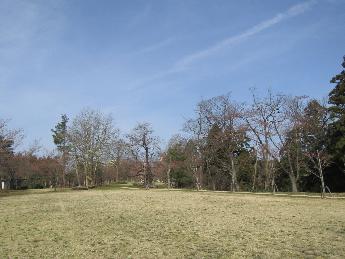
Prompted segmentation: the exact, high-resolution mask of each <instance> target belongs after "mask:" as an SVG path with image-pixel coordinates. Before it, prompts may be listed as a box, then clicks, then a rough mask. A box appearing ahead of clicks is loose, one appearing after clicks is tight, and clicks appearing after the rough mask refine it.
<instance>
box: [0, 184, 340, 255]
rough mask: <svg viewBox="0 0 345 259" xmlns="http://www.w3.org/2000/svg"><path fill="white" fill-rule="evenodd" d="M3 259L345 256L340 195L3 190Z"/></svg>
mask: <svg viewBox="0 0 345 259" xmlns="http://www.w3.org/2000/svg"><path fill="white" fill-rule="evenodd" d="M0 206H1V210H0V219H1V220H0V231H1V233H0V257H1V258H8V257H9V258H16V257H18V258H23V257H24V258H27V257H33V258H39V257H40V258H41V257H45V258H52V257H55V258H61V257H83V258H84V257H87V258H104V257H106V258H157V257H159V258H162V257H167V258H181V257H186V258H219V257H226V258H228V257H232V258H239V257H257V258H268V257H270V258H272V257H275V258H277V257H284V258H287V257H288V258H291V257H294V258H296V257H297V258H306V257H310V258H313V257H335V258H340V257H344V256H345V200H344V199H324V200H321V199H316V198H296V197H294V198H291V197H282V196H280V197H277V196H267V195H245V194H242V195H239V194H229V193H212V192H184V191H167V190H149V191H146V190H132V189H117V190H88V191H66V192H56V193H54V192H46V193H40V192H38V193H35V192H33V193H31V194H29V195H10V196H2V197H1V196H0Z"/></svg>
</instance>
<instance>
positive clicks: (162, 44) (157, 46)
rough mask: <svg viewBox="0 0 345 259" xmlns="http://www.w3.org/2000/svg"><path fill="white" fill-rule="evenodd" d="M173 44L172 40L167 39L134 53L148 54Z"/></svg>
mask: <svg viewBox="0 0 345 259" xmlns="http://www.w3.org/2000/svg"><path fill="white" fill-rule="evenodd" d="M172 42H173V38H168V39H165V40H162V41H159V42H157V43H154V44H152V45H149V46H146V47H144V48H142V49H140V50H138V51H137V52H136V53H149V52H153V51H156V50H159V49H161V48H163V47H166V46H167V45H169V44H171V43H172Z"/></svg>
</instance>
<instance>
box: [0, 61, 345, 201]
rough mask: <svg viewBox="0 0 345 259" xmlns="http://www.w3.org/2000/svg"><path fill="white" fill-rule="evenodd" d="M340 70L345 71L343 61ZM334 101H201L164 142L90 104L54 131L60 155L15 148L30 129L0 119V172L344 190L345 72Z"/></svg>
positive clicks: (49, 182) (39, 177) (65, 179)
mask: <svg viewBox="0 0 345 259" xmlns="http://www.w3.org/2000/svg"><path fill="white" fill-rule="evenodd" d="M342 67H343V68H345V57H344V62H343V63H342ZM331 83H333V84H334V85H335V86H334V88H333V89H332V91H331V92H330V93H329V96H328V99H327V100H326V99H325V100H316V99H312V98H309V97H307V96H304V95H301V96H291V95H284V94H279V93H274V92H272V91H270V90H268V91H267V92H266V93H265V94H264V95H262V94H261V95H260V94H259V93H258V92H257V91H256V90H255V89H251V91H250V95H251V102H250V103H239V102H237V101H236V100H235V99H234V98H233V97H232V96H231V94H224V95H220V96H216V97H213V98H210V99H204V100H201V101H200V102H199V103H197V105H196V107H195V112H194V116H192V117H191V118H189V119H187V120H186V122H185V124H184V125H183V131H182V133H181V134H179V135H175V136H173V137H172V138H171V139H170V141H169V143H168V145H167V147H164V148H162V147H161V144H160V141H159V138H158V137H157V136H156V135H155V134H154V131H153V128H152V125H151V124H150V123H146V122H143V123H138V124H137V125H136V126H135V127H134V128H133V129H132V130H131V131H130V132H129V133H127V134H123V133H122V132H121V131H120V129H118V128H117V127H115V126H114V122H113V119H112V117H111V116H110V115H106V114H103V113H101V112H99V111H96V110H93V109H90V108H88V109H84V110H82V111H81V112H80V113H79V114H78V115H77V116H75V117H74V118H73V119H72V120H71V121H70V119H69V118H68V117H67V116H66V115H62V116H61V120H60V122H58V123H57V125H55V127H54V128H53V129H52V137H53V141H54V143H55V145H56V147H57V152H55V153H52V154H47V155H44V156H42V155H41V156H39V155H37V154H36V153H37V152H36V153H35V151H37V150H35V148H32V149H31V150H27V151H24V152H14V149H15V145H16V144H17V143H19V142H20V139H21V138H22V132H21V131H20V130H11V129H9V128H8V126H7V121H6V120H1V121H0V154H1V157H0V172H1V176H0V177H1V179H2V180H4V181H5V180H6V182H7V183H8V186H9V187H10V188H22V187H23V186H24V187H25V186H26V187H30V188H34V187H48V186H52V187H56V186H70V187H72V186H83V187H84V188H92V187H94V186H98V185H103V184H108V183H110V182H120V181H135V182H137V183H138V184H141V185H143V186H144V187H145V188H151V187H153V186H154V185H155V184H154V183H155V182H157V181H159V182H160V183H161V184H162V185H165V186H166V187H167V188H196V189H198V190H199V189H212V190H230V191H267V192H276V191H291V192H299V191H320V192H321V194H322V195H325V193H326V192H333V191H334V192H338V191H345V70H344V69H343V70H342V71H341V72H340V73H339V74H337V75H336V76H334V77H333V78H332V79H331Z"/></svg>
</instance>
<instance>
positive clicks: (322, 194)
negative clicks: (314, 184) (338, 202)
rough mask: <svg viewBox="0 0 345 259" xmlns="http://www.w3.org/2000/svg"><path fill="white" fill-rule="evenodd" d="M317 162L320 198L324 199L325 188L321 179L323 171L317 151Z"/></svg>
mask: <svg viewBox="0 0 345 259" xmlns="http://www.w3.org/2000/svg"><path fill="white" fill-rule="evenodd" d="M317 162H318V167H319V177H320V181H321V198H324V197H325V194H326V188H325V181H324V178H323V170H322V165H321V159H320V153H319V151H317Z"/></svg>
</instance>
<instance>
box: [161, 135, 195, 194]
mask: <svg viewBox="0 0 345 259" xmlns="http://www.w3.org/2000/svg"><path fill="white" fill-rule="evenodd" d="M186 144H187V140H186V139H185V138H183V137H181V136H180V135H175V136H173V137H171V139H170V140H169V143H168V147H167V150H166V152H164V153H163V162H164V164H165V167H166V178H167V185H168V188H169V189H170V187H171V179H172V177H173V179H175V180H176V177H175V178H174V176H181V172H184V171H185V170H184V169H185V160H186V156H185V152H184V151H185V147H186ZM176 171H179V174H175V173H174V172H176ZM172 173H174V174H173V176H172ZM190 179H192V178H191V177H190ZM175 182H176V181H175Z"/></svg>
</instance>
